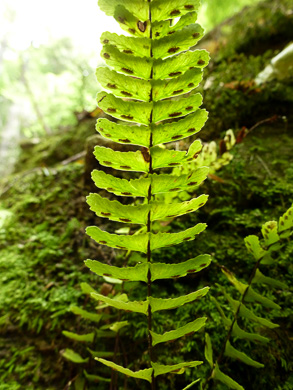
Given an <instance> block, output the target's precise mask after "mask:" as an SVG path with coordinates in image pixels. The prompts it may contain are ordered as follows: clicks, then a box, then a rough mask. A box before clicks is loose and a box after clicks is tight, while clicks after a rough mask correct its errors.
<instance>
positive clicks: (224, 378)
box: [214, 363, 245, 390]
mask: <svg viewBox="0 0 293 390" xmlns="http://www.w3.org/2000/svg"><path fill="white" fill-rule="evenodd" d="M214 379H215V380H218V381H219V382H222V383H224V384H225V385H226V386H228V387H229V388H230V389H234V390H245V389H244V387H242V386H240V385H239V384H238V383H237V382H235V381H234V380H233V379H232V378H230V377H229V376H228V375H226V374H224V373H223V372H222V371H221V370H220V369H219V366H218V364H217V363H216V366H215V369H214Z"/></svg>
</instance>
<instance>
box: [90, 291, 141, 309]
mask: <svg viewBox="0 0 293 390" xmlns="http://www.w3.org/2000/svg"><path fill="white" fill-rule="evenodd" d="M91 296H92V297H93V298H94V299H96V300H97V301H102V302H105V303H107V304H108V305H109V306H112V307H115V308H116V309H120V310H126V311H133V312H135V313H142V314H147V310H148V302H147V301H144V302H142V301H128V302H123V301H119V300H117V299H112V298H109V297H106V296H105V295H102V294H97V293H92V294H91Z"/></svg>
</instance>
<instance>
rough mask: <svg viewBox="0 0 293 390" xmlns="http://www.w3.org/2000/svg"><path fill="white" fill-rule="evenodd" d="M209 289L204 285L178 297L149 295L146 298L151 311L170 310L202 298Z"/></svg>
mask: <svg viewBox="0 0 293 390" xmlns="http://www.w3.org/2000/svg"><path fill="white" fill-rule="evenodd" d="M208 291H209V287H204V288H202V289H200V290H197V291H195V292H193V293H190V294H188V295H184V296H181V297H178V298H169V299H163V298H153V297H149V298H148V300H149V302H150V305H151V308H152V312H153V313H154V312H156V311H161V310H170V309H176V308H177V307H180V306H183V305H185V304H186V303H190V302H194V301H195V300H196V299H199V298H202V297H203V296H205V295H206V294H207V293H208Z"/></svg>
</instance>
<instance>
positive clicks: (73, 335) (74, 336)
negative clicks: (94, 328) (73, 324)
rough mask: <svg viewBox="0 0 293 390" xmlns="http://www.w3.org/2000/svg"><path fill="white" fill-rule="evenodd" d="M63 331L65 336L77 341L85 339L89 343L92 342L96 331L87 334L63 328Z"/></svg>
mask: <svg viewBox="0 0 293 390" xmlns="http://www.w3.org/2000/svg"><path fill="white" fill-rule="evenodd" d="M62 333H63V334H64V336H66V337H68V338H70V339H73V340H76V341H85V342H87V343H92V342H93V341H94V338H95V333H94V332H92V333H87V334H77V333H73V332H68V331H67V330H63V331H62Z"/></svg>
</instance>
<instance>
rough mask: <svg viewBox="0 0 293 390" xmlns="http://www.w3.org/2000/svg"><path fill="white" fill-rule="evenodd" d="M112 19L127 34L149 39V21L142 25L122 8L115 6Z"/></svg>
mask: <svg viewBox="0 0 293 390" xmlns="http://www.w3.org/2000/svg"><path fill="white" fill-rule="evenodd" d="M114 18H115V19H116V21H117V22H118V23H119V24H120V27H121V28H122V29H123V30H125V31H127V32H128V33H129V34H131V35H134V36H137V37H150V21H149V20H145V21H144V22H143V23H142V21H141V20H139V18H137V17H136V16H134V15H133V14H132V13H131V12H129V11H128V10H127V9H126V8H125V7H123V6H117V7H116V9H115V13H114Z"/></svg>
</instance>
